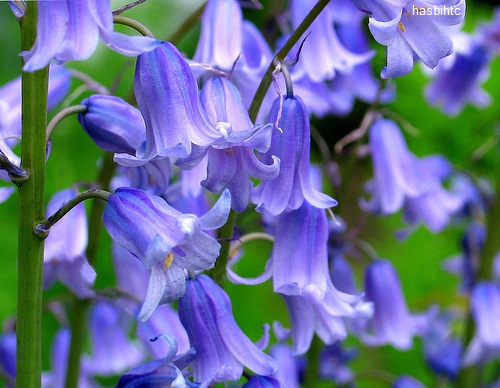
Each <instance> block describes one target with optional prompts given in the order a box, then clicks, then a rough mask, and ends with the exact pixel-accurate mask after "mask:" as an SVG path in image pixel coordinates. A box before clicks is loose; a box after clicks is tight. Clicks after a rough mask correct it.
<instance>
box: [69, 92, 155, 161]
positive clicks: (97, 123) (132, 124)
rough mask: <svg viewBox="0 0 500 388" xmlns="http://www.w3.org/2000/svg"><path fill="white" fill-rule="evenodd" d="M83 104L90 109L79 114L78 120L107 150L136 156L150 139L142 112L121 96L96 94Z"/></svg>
mask: <svg viewBox="0 0 500 388" xmlns="http://www.w3.org/2000/svg"><path fill="white" fill-rule="evenodd" d="M81 104H82V105H85V106H86V107H87V111H86V112H83V113H79V114H78V121H80V124H81V125H82V127H83V129H84V130H85V132H87V134H88V135H89V136H90V137H91V138H92V140H94V141H95V143H96V144H97V145H98V146H99V147H100V148H101V149H103V150H104V151H108V152H117V153H128V154H131V155H133V154H135V151H136V150H137V149H138V148H139V147H140V146H141V144H142V142H144V141H145V140H146V124H145V123H144V119H143V118H142V115H141V112H140V111H139V109H137V108H135V107H133V106H132V105H130V104H128V103H127V102H125V101H123V100H122V99H121V98H120V97H115V96H107V95H102V94H93V95H92V96H90V97H88V98H86V99H85V100H83V101H82V102H81Z"/></svg>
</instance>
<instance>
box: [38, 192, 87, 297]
mask: <svg viewBox="0 0 500 388" xmlns="http://www.w3.org/2000/svg"><path fill="white" fill-rule="evenodd" d="M75 196H76V193H75V192H74V190H72V189H66V190H63V191H60V192H58V193H56V194H55V195H54V196H53V197H52V198H51V200H50V201H49V203H48V205H47V215H48V216H49V215H52V214H54V213H55V212H56V211H57V210H59V208H60V207H61V206H62V205H64V204H65V203H66V202H68V201H69V200H70V199H72V198H73V197H75ZM87 229H88V228H87V215H86V213H85V206H84V204H83V203H80V204H78V205H76V206H75V207H74V208H73V209H72V210H71V211H70V212H69V213H68V214H66V215H65V216H64V217H63V218H62V219H61V220H60V221H58V222H57V223H56V224H55V225H54V226H52V227H51V229H50V233H49V235H48V237H47V238H46V239H45V250H44V279H43V286H44V288H45V289H46V288H49V287H51V286H52V285H53V284H54V283H55V282H56V281H57V280H59V281H61V283H63V284H64V285H65V286H67V287H68V288H69V289H70V290H72V291H73V292H74V293H75V294H76V295H77V296H78V297H80V298H85V297H89V296H92V295H93V294H94V291H93V290H92V288H91V286H92V284H93V283H94V280H95V278H96V273H95V270H94V269H93V268H92V267H91V266H90V264H89V263H88V261H87V259H86V257H85V249H86V248H87V233H88V230H87Z"/></svg>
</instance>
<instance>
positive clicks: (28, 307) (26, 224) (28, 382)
mask: <svg viewBox="0 0 500 388" xmlns="http://www.w3.org/2000/svg"><path fill="white" fill-rule="evenodd" d="M36 22H37V2H34V1H32V2H29V3H28V4H27V6H26V13H25V15H24V17H23V18H22V19H21V20H20V24H21V42H22V43H21V46H22V50H23V51H25V50H29V49H30V48H31V47H32V46H33V44H34V43H35V39H36V33H37V30H36V25H37V24H36ZM48 79H49V69H48V67H45V68H44V69H41V70H38V71H36V72H33V73H28V72H23V74H22V128H23V136H22V143H21V144H22V150H21V160H22V162H21V168H23V169H24V170H26V171H27V172H28V174H29V178H28V179H27V180H25V181H23V182H19V183H18V187H19V228H18V232H19V240H18V244H19V245H18V264H17V269H18V292H17V300H18V308H17V356H16V357H17V360H16V361H17V362H16V375H17V382H16V383H17V387H27V388H28V387H29V388H36V387H40V386H41V361H42V357H41V348H42V335H41V331H42V279H43V249H44V244H43V238H41V237H40V236H38V235H37V234H36V233H34V230H33V228H34V226H35V225H36V224H37V223H38V222H40V221H41V220H43V219H44V216H45V215H44V199H45V198H44V197H45V146H46V144H45V128H46V124H47V113H46V112H47V99H48Z"/></svg>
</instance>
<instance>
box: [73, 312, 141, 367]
mask: <svg viewBox="0 0 500 388" xmlns="http://www.w3.org/2000/svg"><path fill="white" fill-rule="evenodd" d="M132 324H133V320H132V317H131V316H130V315H128V314H127V313H125V312H124V311H123V310H122V309H121V308H120V307H118V306H115V305H112V304H111V303H109V302H99V303H96V304H94V305H93V307H92V310H91V311H90V314H89V333H90V340H91V344H92V352H91V355H84V356H83V359H82V368H83V369H85V371H86V372H88V373H90V374H92V375H98V376H114V375H116V374H119V373H123V371H125V370H127V369H129V368H131V367H133V366H134V365H137V364H138V363H140V362H142V361H143V360H144V358H145V356H146V354H145V352H144V351H143V348H142V347H141V346H140V343H139V341H138V340H137V339H134V340H132V339H130V338H129V337H128V333H129V331H130V328H131V327H132Z"/></svg>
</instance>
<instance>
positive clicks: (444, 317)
mask: <svg viewBox="0 0 500 388" xmlns="http://www.w3.org/2000/svg"><path fill="white" fill-rule="evenodd" d="M456 315H457V314H453V313H452V312H450V311H445V312H441V313H439V314H438V315H437V316H436V317H435V319H433V320H432V321H431V322H430V324H429V328H428V330H427V331H426V332H425V334H424V336H423V341H424V354H425V361H426V362H427V364H428V365H429V366H430V368H431V369H432V370H433V372H434V373H436V374H437V375H440V376H446V377H447V378H448V379H450V380H455V379H456V378H457V376H458V372H459V371H460V367H461V356H462V348H463V347H462V341H461V339H460V338H458V337H456V336H453V334H452V328H451V326H452V325H453V324H454V323H455V321H456V320H457V318H458V317H457V316H456Z"/></svg>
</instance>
